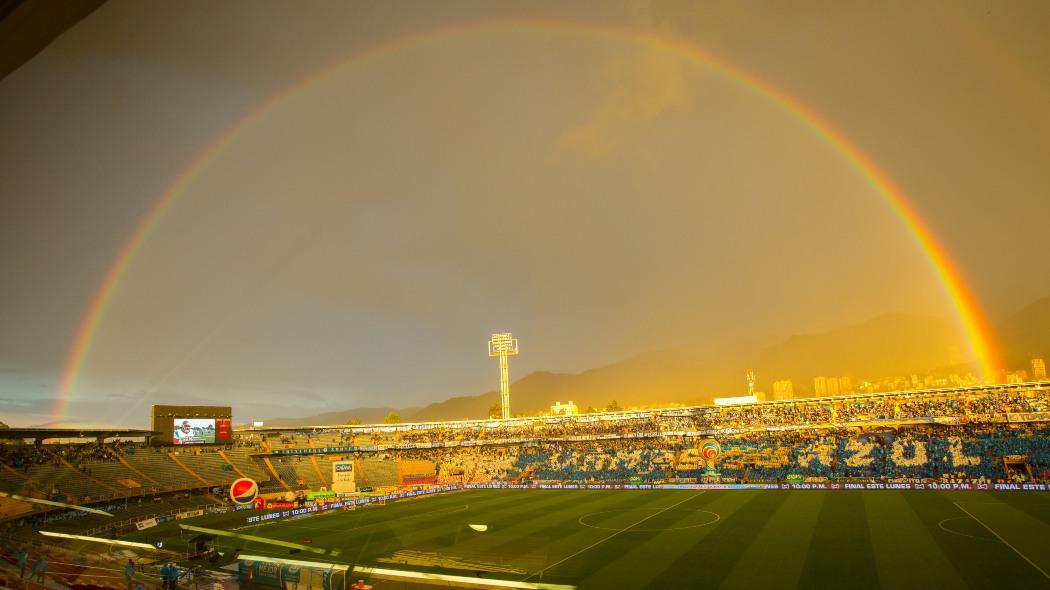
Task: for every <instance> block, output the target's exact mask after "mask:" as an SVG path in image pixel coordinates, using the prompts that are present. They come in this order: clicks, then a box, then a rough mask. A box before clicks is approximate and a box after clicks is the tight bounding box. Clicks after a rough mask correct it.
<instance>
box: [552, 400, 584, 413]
mask: <svg viewBox="0 0 1050 590" xmlns="http://www.w3.org/2000/svg"><path fill="white" fill-rule="evenodd" d="M579 413H580V409H579V408H577V407H576V404H574V403H572V400H569V403H567V404H563V403H561V402H554V405H553V406H551V416H575V415H576V414H579Z"/></svg>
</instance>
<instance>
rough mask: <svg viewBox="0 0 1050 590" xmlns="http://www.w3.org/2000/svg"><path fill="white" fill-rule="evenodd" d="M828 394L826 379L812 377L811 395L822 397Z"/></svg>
mask: <svg viewBox="0 0 1050 590" xmlns="http://www.w3.org/2000/svg"><path fill="white" fill-rule="evenodd" d="M827 394H828V379H827V377H814V378H813V395H815V396H817V397H822V396H825V395H827Z"/></svg>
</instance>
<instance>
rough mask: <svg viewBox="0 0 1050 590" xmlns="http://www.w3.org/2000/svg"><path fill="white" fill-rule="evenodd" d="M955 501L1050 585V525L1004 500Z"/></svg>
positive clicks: (1047, 585)
mask: <svg viewBox="0 0 1050 590" xmlns="http://www.w3.org/2000/svg"><path fill="white" fill-rule="evenodd" d="M954 504H955V505H956V507H960V508H961V509H962V510H963V511H964V512H965V513H966V515H967V516H969V517H971V518H973V519H974V520H976V521H977V522H978V524H980V525H981V526H982V527H984V528H985V529H986V530H988V531H989V532H991V533H992V534H993V535H995V536H996V538H997V539H999V540H1000V541H1001V542H1002V543H1003V544H1005V545H1006V546H1007V547H1008V548H1009V549H1010V550H1012V551H1013V552H1014V553H1015V554H1016V555H1017V556H1018V557H1020V558H1021V559H1022V560H1024V561H1025V562H1027V563H1028V565H1029V567H1031V568H1032V569H1033V570H1034V571H1037V572H1039V574H1040V575H1041V576H1042V578H1043V584H1044V585H1045V586H1046V587H1047V588H1050V526H1048V525H1047V524H1045V523H1043V522H1041V521H1039V520H1036V519H1033V518H1031V517H1030V516H1028V514H1026V513H1025V512H1023V511H1021V510H1018V509H1016V508H1014V507H1013V506H1011V505H1009V504H1007V503H1005V502H966V501H958V500H957V501H955V502H954Z"/></svg>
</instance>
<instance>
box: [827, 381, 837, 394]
mask: <svg viewBox="0 0 1050 590" xmlns="http://www.w3.org/2000/svg"><path fill="white" fill-rule="evenodd" d="M825 382H826V383H827V385H826V387H827V389H828V395H838V394H839V380H838V379H836V378H834V377H828V378H827V379H826V381H825Z"/></svg>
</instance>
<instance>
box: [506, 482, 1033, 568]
mask: <svg viewBox="0 0 1050 590" xmlns="http://www.w3.org/2000/svg"><path fill="white" fill-rule="evenodd" d="M706 491H707V490H704V491H701V492H700V493H697V494H693V495H692V496H689V497H688V498H686V499H684V500H682V501H680V502H675V503H674V504H671V505H670V506H668V507H667V508H664V509H663V510H660V511H659V512H655V513H653V514H650V515H649V516H646V517H645V518H643V519H641V520H639V521H638V522H636V523H634V524H632V525H630V526H628V527H625V528H622V529H620V530H618V531H616V532H615V533H613V534H611V535H609V536H607V537H603V538H601V539H599V540H598V541H596V542H594V543H591V544H590V545H588V546H586V547H584V548H583V549H580V550H579V551H577V552H576V553H573V554H572V555H570V556H568V557H565V558H562V559H559V560H558V561H556V562H554V563H552V564H550V565H548V566H547V567H545V568H543V569H541V570H539V571H537V572H534V573H532V574H529V575H528V576H527V577H525V578H523V579H522V582H526V581H528V580H531V579H532V578H535V577H536V576H542V575H543V572H545V571H547V570H550V569H551V568H554V567H557V566H559V565H561V564H563V563H565V562H566V561H569V560H570V559H572V558H573V557H576V556H577V555H580V554H581V553H584V552H586V551H590V550H591V549H594V548H595V547H597V546H598V545H601V544H602V543H604V542H606V541H608V540H609V539H611V538H613V537H615V536H617V535H619V534H620V533H626V532H627V531H629V530H631V529H633V528H634V527H636V526H638V525H640V524H642V523H643V522H645V521H647V520H649V519H650V518H655V517H657V516H660V515H661V514H663V513H664V512H667V511H668V510H670V509H672V508H675V507H677V506H679V505H681V504H685V503H686V502H688V501H689V500H692V499H693V498H695V497H697V496H699V495H700V494H703V493H704V492H706ZM1040 571H1042V570H1040Z"/></svg>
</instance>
